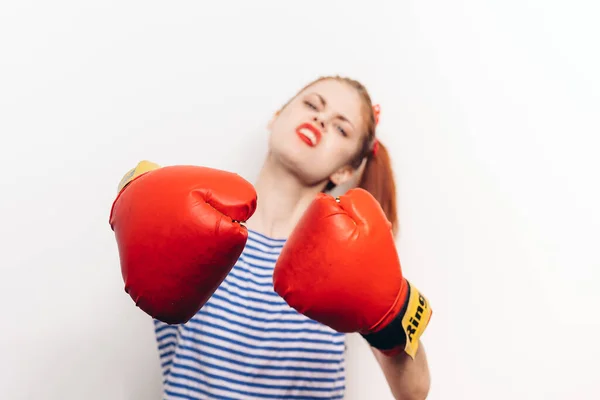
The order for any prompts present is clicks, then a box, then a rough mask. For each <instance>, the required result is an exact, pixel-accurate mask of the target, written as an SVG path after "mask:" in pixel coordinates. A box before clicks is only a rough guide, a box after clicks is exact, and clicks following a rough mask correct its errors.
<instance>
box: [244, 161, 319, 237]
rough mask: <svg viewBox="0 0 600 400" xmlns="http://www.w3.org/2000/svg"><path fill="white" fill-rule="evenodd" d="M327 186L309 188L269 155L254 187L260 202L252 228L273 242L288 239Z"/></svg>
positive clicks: (254, 215) (249, 224) (250, 227)
mask: <svg viewBox="0 0 600 400" xmlns="http://www.w3.org/2000/svg"><path fill="white" fill-rule="evenodd" d="M324 185H325V183H323V184H321V185H318V186H314V187H307V186H305V185H304V184H302V182H301V181H300V180H299V179H298V178H297V177H296V176H294V175H293V174H292V173H290V171H289V170H287V169H285V168H284V167H283V166H281V164H279V163H278V162H276V161H275V160H273V159H272V157H271V155H268V156H267V159H266V161H265V164H264V165H263V167H262V169H261V171H260V174H259V176H258V179H257V180H256V183H255V185H254V187H255V189H256V192H257V194H258V202H257V207H256V211H255V212H254V214H253V215H252V218H250V219H249V220H248V222H247V226H248V228H249V229H252V230H254V231H256V232H259V233H262V234H263V235H266V236H268V237H271V238H278V239H279V238H287V237H288V236H289V235H290V233H291V232H292V230H293V229H294V226H295V225H296V223H297V222H298V220H299V219H300V217H301V216H302V214H303V213H304V211H305V210H306V208H307V207H308V206H309V205H310V203H311V202H312V201H313V199H314V198H315V196H316V195H317V194H318V193H319V192H320V191H321V190H322V189H323V187H324Z"/></svg>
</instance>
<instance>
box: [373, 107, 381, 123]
mask: <svg viewBox="0 0 600 400" xmlns="http://www.w3.org/2000/svg"><path fill="white" fill-rule="evenodd" d="M380 113H381V106H380V105H379V104H375V105H374V106H373V117H374V118H375V126H377V125H378V124H379V114H380Z"/></svg>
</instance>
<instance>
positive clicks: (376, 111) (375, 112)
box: [371, 104, 381, 156]
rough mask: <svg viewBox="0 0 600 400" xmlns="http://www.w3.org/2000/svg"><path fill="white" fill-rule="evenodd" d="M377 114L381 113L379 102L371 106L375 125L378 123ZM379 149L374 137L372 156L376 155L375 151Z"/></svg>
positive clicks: (377, 141)
mask: <svg viewBox="0 0 600 400" xmlns="http://www.w3.org/2000/svg"><path fill="white" fill-rule="evenodd" d="M379 114H381V106H380V105H379V104H375V105H374V106H373V118H375V126H377V125H378V124H379ZM378 150H379V140H378V139H377V138H375V141H374V142H373V147H372V149H371V151H372V152H373V156H376V155H377V151H378Z"/></svg>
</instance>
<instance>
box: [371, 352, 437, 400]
mask: <svg viewBox="0 0 600 400" xmlns="http://www.w3.org/2000/svg"><path fill="white" fill-rule="evenodd" d="M371 350H372V351H373V354H375V358H376V359H377V361H378V362H379V366H380V367H381V370H382V371H383V374H384V375H385V379H386V380H387V382H388V384H389V385H390V390H391V391H392V394H393V395H394V398H395V399H396V400H424V399H426V398H427V394H428V393H429V387H430V376H429V365H428V364H427V356H426V354H425V349H424V348H423V344H422V343H421V342H419V349H418V350H417V354H416V355H415V359H414V360H412V359H411V358H410V357H409V356H408V355H406V354H405V353H404V352H402V353H400V354H398V355H395V356H391V357H388V356H385V355H384V354H382V353H380V352H379V350H377V349H375V348H373V347H371Z"/></svg>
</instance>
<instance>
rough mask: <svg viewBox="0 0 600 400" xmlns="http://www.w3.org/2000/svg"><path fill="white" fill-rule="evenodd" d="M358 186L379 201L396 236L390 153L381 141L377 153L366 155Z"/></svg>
mask: <svg viewBox="0 0 600 400" xmlns="http://www.w3.org/2000/svg"><path fill="white" fill-rule="evenodd" d="M358 187H359V188H362V189H365V190H366V191H368V192H369V193H371V195H373V197H375V199H376V200H377V201H379V204H380V205H381V208H382V209H383V212H384V213H385V215H386V216H387V218H388V220H389V221H390V223H391V224H392V232H393V234H394V236H396V234H397V232H398V214H397V209H396V184H395V182H394V174H393V171H392V163H391V160H390V155H389V153H388V151H387V149H386V148H385V146H384V145H383V144H382V143H381V142H379V144H378V148H377V153H376V154H369V156H368V157H367V162H366V165H365V168H364V170H363V173H362V176H361V178H360V182H359V184H358Z"/></svg>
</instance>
